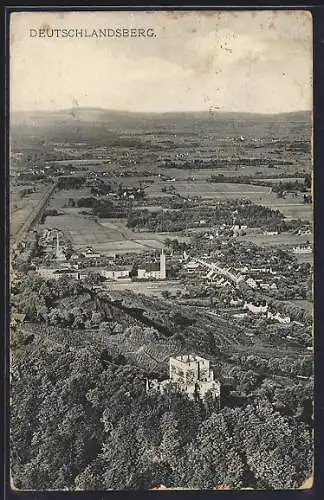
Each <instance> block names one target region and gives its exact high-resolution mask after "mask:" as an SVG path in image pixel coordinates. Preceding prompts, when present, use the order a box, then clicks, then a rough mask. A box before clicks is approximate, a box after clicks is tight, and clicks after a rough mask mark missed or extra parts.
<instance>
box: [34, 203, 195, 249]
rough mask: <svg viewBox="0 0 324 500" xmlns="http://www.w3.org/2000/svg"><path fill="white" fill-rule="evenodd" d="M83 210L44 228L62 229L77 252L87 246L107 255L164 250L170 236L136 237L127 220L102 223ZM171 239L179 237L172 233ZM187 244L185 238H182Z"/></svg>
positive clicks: (48, 220) (72, 211)
mask: <svg viewBox="0 0 324 500" xmlns="http://www.w3.org/2000/svg"><path fill="white" fill-rule="evenodd" d="M79 210H80V209H73V208H69V209H64V212H65V213H64V215H58V216H48V217H47V218H46V222H45V224H44V225H43V227H44V228H45V227H60V229H62V231H63V233H64V234H65V236H66V237H67V238H69V239H71V242H72V245H73V247H74V248H75V250H82V249H84V248H86V247H87V246H89V245H90V246H92V247H94V248H95V249H96V250H97V251H98V252H101V253H103V254H105V255H108V256H109V255H113V254H115V253H128V252H138V253H141V252H145V251H147V250H148V249H157V250H159V249H161V248H163V247H164V243H163V242H164V240H165V239H166V238H168V237H170V236H171V233H146V232H138V233H134V232H132V231H131V230H130V229H128V228H127V226H126V219H101V220H100V222H99V221H96V220H95V219H94V218H92V217H91V216H89V217H86V216H83V215H80V214H79ZM172 237H178V235H177V233H172ZM178 239H179V240H180V241H181V240H182V241H185V240H186V238H179V237H178Z"/></svg>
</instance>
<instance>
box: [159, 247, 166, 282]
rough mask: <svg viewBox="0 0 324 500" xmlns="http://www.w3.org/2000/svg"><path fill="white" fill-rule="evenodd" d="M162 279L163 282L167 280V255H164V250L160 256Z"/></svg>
mask: <svg viewBox="0 0 324 500" xmlns="http://www.w3.org/2000/svg"><path fill="white" fill-rule="evenodd" d="M160 279H161V280H165V279H166V259H165V253H164V250H163V249H162V252H161V255H160Z"/></svg>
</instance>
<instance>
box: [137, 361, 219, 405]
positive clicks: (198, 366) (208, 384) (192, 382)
mask: <svg viewBox="0 0 324 500" xmlns="http://www.w3.org/2000/svg"><path fill="white" fill-rule="evenodd" d="M170 384H173V385H174V386H176V387H177V388H178V389H179V391H182V392H185V393H186V394H187V395H188V397H189V398H190V399H193V400H197V399H202V400H203V399H205V397H206V395H207V394H210V395H211V396H212V398H213V399H217V400H218V402H220V382H219V381H218V380H215V376H214V372H213V370H212V369H211V368H210V361H209V360H208V359H205V358H202V357H201V356H197V355H196V354H186V355H181V356H177V357H174V358H173V357H171V358H170V359H169V378H168V379H166V380H162V381H161V382H159V381H158V380H156V379H154V380H147V381H146V390H147V391H150V390H158V391H160V392H161V393H163V392H164V391H165V389H166V388H167V387H168V386H169V385H170Z"/></svg>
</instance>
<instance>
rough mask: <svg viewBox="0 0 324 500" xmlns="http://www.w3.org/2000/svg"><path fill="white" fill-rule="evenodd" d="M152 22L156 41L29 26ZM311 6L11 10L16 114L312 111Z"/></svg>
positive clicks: (147, 25)
mask: <svg viewBox="0 0 324 500" xmlns="http://www.w3.org/2000/svg"><path fill="white" fill-rule="evenodd" d="M46 27H47V28H52V29H73V28H74V29H75V28H77V29H79V30H80V29H83V30H85V29H87V31H88V33H90V32H92V30H93V29H96V30H98V29H107V28H110V29H116V28H118V27H122V28H142V29H147V28H152V29H153V30H154V34H155V36H154V37H150V38H142V37H141V38H100V39H96V38H39V37H30V29H34V30H37V29H39V28H46ZM312 52H313V48H312V18H311V15H310V14H309V13H308V12H305V11H258V12H252V11H250V12H248V11H245V12H242V11H241V12H238V11H236V12H235V11H234V12H233V11H232V12H229V11H223V12H220V11H218V12H198V11H197V12H184V13H180V12H175V11H173V12H157V11H155V12H71V13H68V12H65V13H62V12H19V13H14V14H11V27H10V107H11V110H12V111H24V110H29V111H36V110H59V109H68V108H71V107H76V106H80V107H101V108H106V109H116V110H128V111H143V112H168V111H208V110H214V109H220V110H222V111H238V112H256V113H280V112H290V111H298V110H310V109H312V71H313V69H312V64H313V63H312Z"/></svg>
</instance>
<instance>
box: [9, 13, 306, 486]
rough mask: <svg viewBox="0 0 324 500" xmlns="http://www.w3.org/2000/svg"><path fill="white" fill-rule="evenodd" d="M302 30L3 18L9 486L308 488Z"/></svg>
mask: <svg viewBox="0 0 324 500" xmlns="http://www.w3.org/2000/svg"><path fill="white" fill-rule="evenodd" d="M312 36H313V35H312V18H311V15H310V14H309V13H308V12H306V11H302V10H300V11H297V10H295V11H284V10H281V11H261V10H260V11H208V12H207V11H205V12H204V11H195V12H194V11H192V12H190V11H188V12H186V11H183V12H179V11H178V12H177V11H169V12H163V11H152V12H144V11H143V12H140V11H129V12H126V11H124V12H122V11H121V12H112V11H102V12H98V11H97V12H90V11H89V12H63V11H55V12H54V11H45V12H37V11H32V12H17V13H14V14H11V22H10V239H11V241H10V266H11V275H10V306H11V316H10V327H11V328H10V353H11V362H10V379H11V383H10V385H11V387H10V396H11V397H10V403H11V409H10V411H11V421H10V425H11V437H10V440H11V442H10V452H11V462H10V464H11V469H10V470H11V480H12V487H13V488H15V489H18V490H43V491H48V490H58V491H61V490H72V491H73V490H102V491H105V490H137V489H144V490H150V489H166V488H170V489H198V490H199V489H211V490H212V489H234V490H240V489H259V490H268V489H270V490H271V489H272V490H279V489H280V490H287V489H298V488H309V487H311V485H312V463H313V441H312V440H313V437H312V433H313V338H312V334H313V331H312V330H313V223H312V221H313V200H312V151H311V143H312V140H311V139H312V67H313V61H312Z"/></svg>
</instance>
